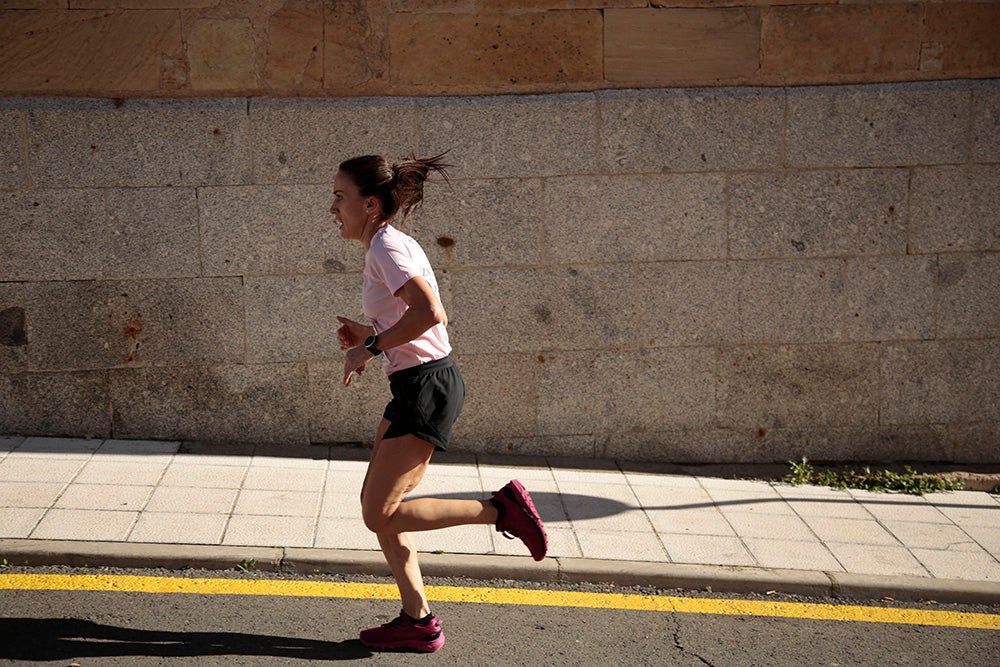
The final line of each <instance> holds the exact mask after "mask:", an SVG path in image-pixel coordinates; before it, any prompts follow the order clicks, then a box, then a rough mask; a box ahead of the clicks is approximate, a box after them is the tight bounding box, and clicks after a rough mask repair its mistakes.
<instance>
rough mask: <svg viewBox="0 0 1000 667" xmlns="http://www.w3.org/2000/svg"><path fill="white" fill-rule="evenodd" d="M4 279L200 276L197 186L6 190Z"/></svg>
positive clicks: (1, 206) (1, 203) (0, 275)
mask: <svg viewBox="0 0 1000 667" xmlns="http://www.w3.org/2000/svg"><path fill="white" fill-rule="evenodd" d="M0 219H2V220H3V222H2V223H0V224H2V227H3V229H4V233H9V234H11V235H12V238H17V239H18V242H17V243H15V244H13V245H12V247H11V248H10V250H9V251H7V252H5V253H3V256H2V257H0V280H53V279H70V280H85V279H95V278H153V277H166V276H196V275H198V274H199V272H200V264H199V261H198V247H197V233H198V212H197V204H196V202H195V194H194V190H192V189H187V188H183V189H182V188H136V189H129V190H117V189H110V190H104V191H101V190H92V189H80V190H33V191H22V192H11V193H8V194H6V195H0Z"/></svg>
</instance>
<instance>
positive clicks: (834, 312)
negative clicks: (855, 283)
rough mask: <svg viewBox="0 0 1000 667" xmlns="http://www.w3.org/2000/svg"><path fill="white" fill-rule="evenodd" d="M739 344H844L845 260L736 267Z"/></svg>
mask: <svg viewBox="0 0 1000 667" xmlns="http://www.w3.org/2000/svg"><path fill="white" fill-rule="evenodd" d="M733 266H734V268H735V271H734V272H733V276H734V277H735V279H736V284H737V285H738V290H739V293H738V297H737V298H738V302H739V324H738V328H737V329H736V331H737V332H738V335H739V340H743V341H755V342H766V343H821V342H830V341H837V340H840V339H841V337H842V333H841V332H842V331H843V317H842V307H841V302H842V299H843V296H842V295H843V290H844V263H843V262H842V261H839V260H813V261H801V262H791V261H787V262H785V261H760V262H737V263H734V265H733Z"/></svg>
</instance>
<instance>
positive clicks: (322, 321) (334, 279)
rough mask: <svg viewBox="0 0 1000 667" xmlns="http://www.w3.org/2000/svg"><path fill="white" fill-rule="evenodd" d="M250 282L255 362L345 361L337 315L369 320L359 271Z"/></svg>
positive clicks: (251, 351)
mask: <svg viewBox="0 0 1000 667" xmlns="http://www.w3.org/2000/svg"><path fill="white" fill-rule="evenodd" d="M245 282H246V301H247V309H246V310H247V358H248V359H249V360H250V361H251V362H253V363H275V362H285V361H293V360H296V361H297V360H303V359H305V360H322V359H330V358H340V357H341V354H342V353H341V351H340V345H339V343H338V342H337V329H338V328H339V327H340V323H339V322H338V321H337V315H343V316H344V317H349V318H351V319H353V320H357V321H359V322H367V320H366V319H365V318H364V316H363V313H362V312H361V274H359V273H343V274H330V275H319V276H273V277H272V276H261V277H255V278H247V279H246V280H245ZM377 366H378V364H375V365H374V366H371V367H370V368H371V370H375V369H376V368H377ZM341 378H343V375H341Z"/></svg>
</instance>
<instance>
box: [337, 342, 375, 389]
mask: <svg viewBox="0 0 1000 667" xmlns="http://www.w3.org/2000/svg"><path fill="white" fill-rule="evenodd" d="M373 358H374V357H373V356H372V353H371V352H369V351H368V350H367V349H365V348H363V347H352V348H351V349H349V350H348V351H347V354H345V355H344V386H345V387H346V386H348V385H349V384H351V377H352V376H353V375H354V374H355V373H358V374H359V375H360V374H361V373H362V372H363V371H364V370H365V364H367V363H368V361H369V360H370V359H373Z"/></svg>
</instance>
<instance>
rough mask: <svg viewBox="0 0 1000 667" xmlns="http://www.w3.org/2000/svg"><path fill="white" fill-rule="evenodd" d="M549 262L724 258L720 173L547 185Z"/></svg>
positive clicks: (558, 181)
mask: <svg viewBox="0 0 1000 667" xmlns="http://www.w3.org/2000/svg"><path fill="white" fill-rule="evenodd" d="M544 231H545V233H544V236H543V248H544V249H545V256H546V258H547V259H548V260H549V261H554V262H557V263H571V262H608V261H611V262H614V261H635V262H645V261H661V260H682V259H721V258H724V257H725V255H726V183H725V178H724V177H723V176H722V175H719V174H663V175H650V176H577V177H566V178H552V179H549V180H547V181H546V183H545V225H544Z"/></svg>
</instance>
